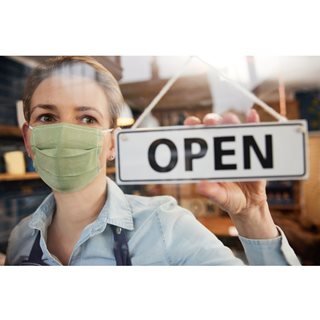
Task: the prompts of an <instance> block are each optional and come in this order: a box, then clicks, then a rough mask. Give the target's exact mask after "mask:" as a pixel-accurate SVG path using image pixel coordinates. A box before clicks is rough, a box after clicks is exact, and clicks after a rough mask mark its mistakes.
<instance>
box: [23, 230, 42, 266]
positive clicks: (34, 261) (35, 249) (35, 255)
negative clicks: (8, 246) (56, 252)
mask: <svg viewBox="0 0 320 320" xmlns="http://www.w3.org/2000/svg"><path fill="white" fill-rule="evenodd" d="M40 236H41V234H40V231H39V232H38V234H37V237H36V239H35V241H34V243H33V246H32V249H31V251H30V255H29V258H28V259H27V260H24V261H22V262H21V265H23V266H47V265H48V264H46V263H45V262H44V261H43V260H42V255H43V252H42V249H41V247H40Z"/></svg>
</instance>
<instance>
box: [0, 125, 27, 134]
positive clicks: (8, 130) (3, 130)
mask: <svg viewBox="0 0 320 320" xmlns="http://www.w3.org/2000/svg"><path fill="white" fill-rule="evenodd" d="M0 136H4V137H22V134H21V130H20V128H19V127H16V126H8V125H4V124H0Z"/></svg>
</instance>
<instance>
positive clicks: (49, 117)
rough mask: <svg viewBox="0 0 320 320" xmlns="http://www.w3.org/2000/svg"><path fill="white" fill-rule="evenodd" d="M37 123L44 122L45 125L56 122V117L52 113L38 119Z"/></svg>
mask: <svg viewBox="0 0 320 320" xmlns="http://www.w3.org/2000/svg"><path fill="white" fill-rule="evenodd" d="M37 121H40V122H44V123H47V122H53V121H55V116H54V115H53V114H50V113H46V114H42V115H40V116H38V117H37Z"/></svg>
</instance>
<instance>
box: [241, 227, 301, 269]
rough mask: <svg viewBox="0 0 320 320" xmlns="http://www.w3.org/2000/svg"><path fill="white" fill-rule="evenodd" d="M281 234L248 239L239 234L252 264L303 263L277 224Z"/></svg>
mask: <svg viewBox="0 0 320 320" xmlns="http://www.w3.org/2000/svg"><path fill="white" fill-rule="evenodd" d="M277 229H278V231H279V233H280V236H279V237H277V238H273V239H248V238H245V237H242V236H240V235H239V239H240V241H241V243H242V245H243V247H244V251H245V253H246V256H247V259H248V262H249V264H250V265H270V266H271V265H275V266H276V265H301V264H300V261H299V260H298V258H297V256H296V254H295V253H294V251H293V250H292V248H291V247H290V245H289V243H288V240H287V238H286V236H285V234H284V233H283V231H282V230H281V228H280V227H278V226H277Z"/></svg>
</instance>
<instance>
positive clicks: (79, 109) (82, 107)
mask: <svg viewBox="0 0 320 320" xmlns="http://www.w3.org/2000/svg"><path fill="white" fill-rule="evenodd" d="M75 109H76V110H77V111H80V112H85V111H94V112H96V113H98V114H99V115H100V116H101V117H102V118H103V115H102V113H101V112H100V111H99V110H98V109H96V108H93V107H87V106H81V107H76V108H75Z"/></svg>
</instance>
